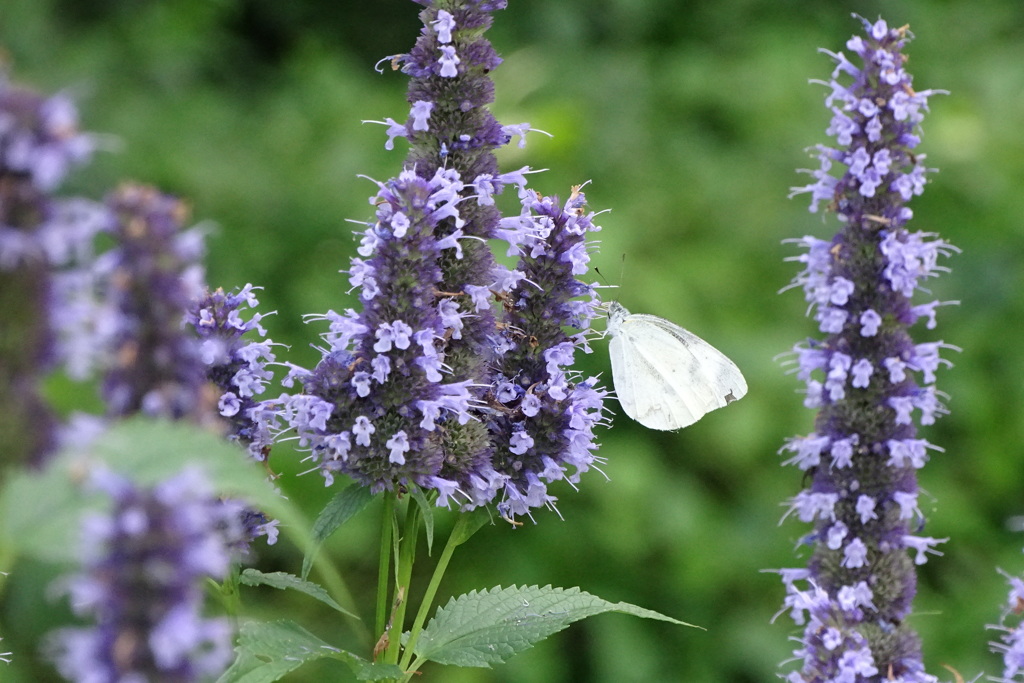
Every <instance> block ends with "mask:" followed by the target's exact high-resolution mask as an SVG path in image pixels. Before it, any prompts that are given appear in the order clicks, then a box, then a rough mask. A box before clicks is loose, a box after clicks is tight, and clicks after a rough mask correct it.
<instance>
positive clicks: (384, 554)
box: [373, 491, 395, 633]
mask: <svg viewBox="0 0 1024 683" xmlns="http://www.w3.org/2000/svg"><path fill="white" fill-rule="evenodd" d="M394 525H395V494H394V493H393V492H391V491H386V492H385V493H384V513H383V514H382V515H381V531H380V566H379V567H378V568H377V615H376V620H375V621H374V624H375V626H374V629H373V632H374V633H384V628H385V626H386V625H387V618H388V569H390V568H391V538H392V536H391V530H392V528H393V527H394Z"/></svg>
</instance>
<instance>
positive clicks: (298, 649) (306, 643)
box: [217, 620, 403, 683]
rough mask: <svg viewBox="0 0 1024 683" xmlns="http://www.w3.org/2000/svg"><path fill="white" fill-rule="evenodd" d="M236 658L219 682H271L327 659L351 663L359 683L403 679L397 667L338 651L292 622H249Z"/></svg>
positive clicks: (243, 632) (244, 629) (239, 640)
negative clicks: (375, 662)
mask: <svg viewBox="0 0 1024 683" xmlns="http://www.w3.org/2000/svg"><path fill="white" fill-rule="evenodd" d="M235 653H236V654H237V657H236V659H235V662H234V664H232V665H231V668H229V669H228V670H227V671H225V672H224V674H223V675H222V676H221V677H220V678H219V679H217V683H272V681H276V680H278V679H280V678H281V677H282V676H284V675H285V674H286V673H288V672H290V671H294V670H295V669H298V668H299V667H300V666H302V665H303V664H305V663H306V662H311V661H313V660H315V659H322V658H325V657H328V658H331V659H337V660H339V661H342V662H345V663H346V664H348V666H349V668H350V669H352V671H353V672H354V673H355V675H356V678H357V679H358V680H360V681H380V680H385V679H389V678H391V679H396V678H401V677H402V675H403V673H402V670H401V669H400V668H398V667H397V666H395V665H394V664H374V663H373V662H370V661H367V660H365V659H363V658H362V657H359V656H357V655H354V654H352V653H351V652H346V651H345V650H339V649H338V648H336V647H333V646H331V645H329V644H327V643H325V642H324V641H322V640H320V639H319V638H317V637H316V636H315V635H313V634H312V633H310V632H309V631H307V630H306V629H304V628H302V627H301V626H299V625H298V624H296V623H295V622H293V621H286V620H281V621H272V622H267V623H262V622H249V623H246V624H244V625H243V626H242V629H241V632H240V633H239V634H238V645H236V646H235Z"/></svg>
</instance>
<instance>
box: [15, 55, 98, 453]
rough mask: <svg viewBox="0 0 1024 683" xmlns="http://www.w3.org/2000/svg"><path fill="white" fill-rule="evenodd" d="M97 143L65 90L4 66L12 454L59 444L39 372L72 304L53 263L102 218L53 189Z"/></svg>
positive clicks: (79, 245) (73, 251)
mask: <svg viewBox="0 0 1024 683" xmlns="http://www.w3.org/2000/svg"><path fill="white" fill-rule="evenodd" d="M92 149H93V140H92V137H91V136H89V135H87V134H84V133H81V132H79V131H78V114H77V112H76V110H75V107H74V105H73V104H72V103H71V101H70V100H69V99H68V98H67V97H66V96H64V95H55V96H52V97H44V96H42V95H39V94H37V93H35V92H32V91H29V90H25V89H22V88H18V87H15V86H13V85H11V84H10V83H9V82H8V80H7V76H6V74H5V73H0V308H2V310H3V311H4V314H5V319H4V326H5V330H4V335H3V338H2V341H0V357H3V358H4V359H5V361H4V363H2V364H0V415H3V416H4V417H3V424H2V431H3V433H4V435H5V439H6V442H7V445H8V449H9V452H10V453H11V457H12V458H14V459H18V460H21V461H30V462H36V463H38V462H39V461H40V460H41V459H42V458H43V457H44V456H45V455H47V454H48V453H49V452H50V451H51V450H52V449H53V447H54V445H55V444H54V424H55V420H54V418H53V417H52V415H51V412H50V410H49V409H48V408H47V406H46V404H45V402H44V401H43V400H42V398H41V396H40V390H39V387H38V382H39V381H40V379H41V377H42V376H43V375H44V373H45V371H47V370H49V369H50V367H51V365H52V363H53V362H54V360H55V359H56V357H57V356H56V351H57V348H56V346H57V344H56V341H55V339H54V333H53V325H54V322H55V321H59V320H60V319H61V318H62V317H63V314H64V311H63V309H62V308H61V307H60V306H59V305H58V302H57V299H56V297H55V295H54V281H53V272H52V269H53V267H54V266H57V265H62V264H64V263H66V262H68V261H69V260H71V258H72V257H74V256H76V255H78V252H80V251H81V250H82V249H83V248H85V247H86V245H88V243H89V241H90V240H91V238H92V235H93V233H94V232H95V229H96V224H95V222H93V221H90V220H88V217H89V215H90V214H89V212H88V211H84V210H83V209H85V208H87V207H89V206H91V205H90V204H89V203H88V202H85V201H84V200H77V199H57V198H55V197H54V196H53V194H52V193H53V192H54V191H55V190H56V189H57V187H58V186H59V185H60V183H61V181H62V180H63V179H64V177H65V175H66V174H67V173H68V171H70V170H71V169H72V168H73V167H75V166H79V165H81V164H83V163H84V162H85V161H86V160H88V158H89V157H90V154H91V152H92Z"/></svg>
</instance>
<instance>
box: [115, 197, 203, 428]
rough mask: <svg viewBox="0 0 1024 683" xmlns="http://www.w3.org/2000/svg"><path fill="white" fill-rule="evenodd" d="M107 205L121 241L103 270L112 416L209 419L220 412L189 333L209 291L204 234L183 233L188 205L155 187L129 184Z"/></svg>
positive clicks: (198, 353) (117, 236)
mask: <svg viewBox="0 0 1024 683" xmlns="http://www.w3.org/2000/svg"><path fill="white" fill-rule="evenodd" d="M108 205H109V207H110V210H111V212H112V213H113V214H114V217H115V220H114V226H113V228H112V234H113V237H114V239H115V240H116V241H117V248H116V249H115V250H113V251H112V252H110V253H108V254H107V255H105V259H104V260H103V261H102V262H101V264H100V267H101V269H103V270H104V271H105V273H104V274H105V278H104V284H105V287H106V292H105V299H106V302H107V303H106V308H107V309H108V310H110V311H111V313H112V316H113V317H114V319H115V322H114V323H113V324H112V325H111V327H112V328H113V332H112V340H111V343H112V353H113V359H112V367H111V368H110V370H109V371H108V372H107V376H106V378H105V381H104V384H103V397H104V399H105V400H106V402H107V410H108V413H109V414H110V415H112V416H125V415H131V414H135V413H140V412H141V413H143V414H146V415H150V416H154V417H156V416H161V417H169V418H173V419H180V418H183V417H191V418H193V419H195V420H197V421H204V420H205V419H207V418H206V416H207V415H210V414H212V413H213V410H212V408H210V406H209V405H208V404H210V403H212V401H205V402H204V401H203V400H201V398H202V394H201V389H202V387H203V384H204V381H205V377H204V374H205V369H204V366H203V363H202V361H201V359H200V350H199V344H198V341H197V340H196V339H195V337H193V336H191V335H189V334H186V333H185V332H184V331H183V330H182V320H183V318H184V316H185V311H186V309H187V308H188V306H189V303H190V301H191V300H192V299H193V298H195V297H198V296H199V295H200V294H201V293H202V291H203V282H202V280H203V268H202V266H201V265H200V257H201V256H202V253H203V241H202V234H201V233H199V232H197V231H196V230H195V229H193V230H191V231H187V232H183V231H182V226H183V224H184V222H185V220H186V218H187V216H188V210H187V208H186V206H185V204H184V203H183V202H181V201H180V200H178V199H176V198H174V197H171V196H169V195H165V194H162V193H160V192H159V191H157V190H155V189H153V188H149V187H143V186H138V185H126V186H124V187H122V188H120V189H119V190H118V191H117V192H115V193H114V194H113V195H112V196H111V197H110V198H109V200H108Z"/></svg>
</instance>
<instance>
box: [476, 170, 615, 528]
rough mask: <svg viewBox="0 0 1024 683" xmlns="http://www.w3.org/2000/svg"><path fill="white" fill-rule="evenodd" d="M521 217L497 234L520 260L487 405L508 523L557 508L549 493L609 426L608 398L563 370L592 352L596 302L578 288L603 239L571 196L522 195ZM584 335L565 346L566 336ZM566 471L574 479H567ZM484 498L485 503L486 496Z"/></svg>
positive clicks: (582, 467) (588, 457) (589, 291)
mask: <svg viewBox="0 0 1024 683" xmlns="http://www.w3.org/2000/svg"><path fill="white" fill-rule="evenodd" d="M522 204H523V212H522V213H521V214H520V215H518V216H514V217H510V218H507V219H504V220H502V223H501V227H502V229H501V231H500V232H501V233H502V234H503V236H505V237H506V238H507V239H508V241H509V242H510V244H511V245H512V249H514V250H517V251H518V252H519V254H520V260H519V263H518V265H517V267H516V269H515V270H514V271H512V272H511V273H510V275H511V276H512V277H513V282H514V284H512V285H511V287H510V288H509V291H508V293H507V294H505V295H504V296H503V302H504V311H503V313H504V315H503V316H502V318H501V325H500V326H499V329H500V335H498V336H497V338H496V342H497V348H498V349H499V351H500V352H501V353H500V355H499V358H498V360H497V361H496V368H495V374H494V378H493V380H492V383H491V387H490V391H489V392H488V395H487V402H488V405H490V406H492V407H494V408H496V410H494V411H493V412H492V413H491V416H490V417H489V418H488V425H489V430H490V433H491V438H492V440H493V442H494V444H495V453H494V456H493V462H494V469H495V470H496V471H497V472H499V473H500V474H501V475H502V478H501V480H499V482H498V483H500V484H501V486H502V487H503V488H502V497H503V501H502V502H501V503H499V506H498V507H499V509H500V510H501V511H502V512H503V514H505V515H506V516H514V515H521V514H528V512H529V509H530V508H532V507H539V506H541V505H551V504H553V502H554V500H555V499H554V497H553V496H551V495H550V494H549V493H548V492H547V484H548V483H550V482H554V481H558V480H560V479H566V480H568V481H569V482H570V483H572V484H576V483H577V482H578V481H579V477H580V475H581V474H582V473H583V472H586V471H587V470H588V469H590V466H591V465H592V464H593V463H594V461H595V455H594V453H593V451H594V449H595V448H596V447H597V444H596V442H595V440H594V438H595V437H594V431H593V430H594V427H595V426H597V425H599V424H603V422H604V419H603V418H604V403H603V401H604V398H605V397H606V396H607V392H606V391H605V390H604V389H601V388H600V387H598V386H597V381H596V379H595V378H588V379H586V380H582V381H580V380H581V378H579V377H577V376H575V374H574V373H572V372H571V371H568V370H567V368H568V367H569V366H571V365H572V362H573V358H574V355H575V352H576V350H577V349H579V348H582V349H583V350H585V351H587V352H589V351H590V348H589V346H588V345H587V338H586V335H585V331H587V330H589V329H590V323H591V321H592V320H593V319H594V318H595V317H596V316H597V315H598V303H599V300H598V298H597V292H596V290H595V289H594V287H593V286H592V285H588V284H585V283H583V282H581V281H579V280H578V279H576V278H577V276H579V275H582V274H583V273H586V272H587V270H588V263H589V261H590V254H589V252H588V246H589V245H588V241H587V239H588V236H589V234H590V233H591V232H595V231H597V230H600V228H599V227H598V226H596V225H594V223H593V214H589V213H586V212H585V211H584V208H583V207H584V205H585V197H584V196H583V194H582V193H581V192H580V191H579V188H574V189H573V193H572V195H571V196H570V197H569V200H568V201H567V202H566V203H565V205H564V206H562V205H560V204H559V202H558V201H557V199H554V198H550V197H539V196H535V195H533V194H532V193H529V192H526V193H523V202H522ZM566 328H569V329H575V330H578V332H577V333H576V334H574V335H572V336H567V335H566V333H565V329H566ZM566 466H571V467H572V468H574V469H573V471H572V472H569V473H568V474H567V470H566ZM484 493H485V495H483V496H480V499H481V500H487V499H488V496H487V495H486V494H487V493H489V491H484Z"/></svg>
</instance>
